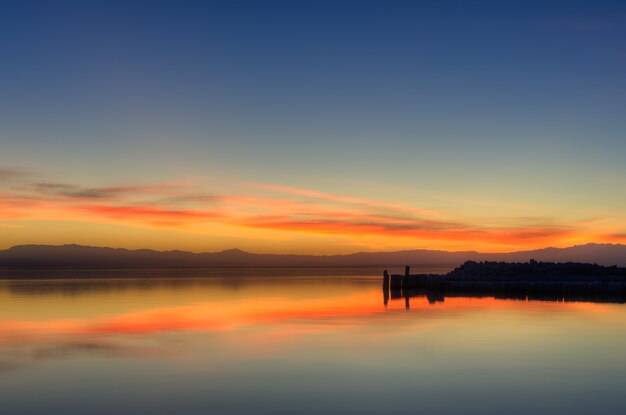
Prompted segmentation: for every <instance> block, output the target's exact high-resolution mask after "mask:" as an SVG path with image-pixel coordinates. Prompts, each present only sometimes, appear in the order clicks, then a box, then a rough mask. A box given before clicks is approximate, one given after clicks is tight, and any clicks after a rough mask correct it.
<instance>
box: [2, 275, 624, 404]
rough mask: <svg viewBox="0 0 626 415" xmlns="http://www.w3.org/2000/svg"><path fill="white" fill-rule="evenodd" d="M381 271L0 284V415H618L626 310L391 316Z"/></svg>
mask: <svg viewBox="0 0 626 415" xmlns="http://www.w3.org/2000/svg"><path fill="white" fill-rule="evenodd" d="M380 272H381V270H378V269H341V270H284V269H283V270H271V269H263V270H254V269H242V270H236V269H223V270H219V269H213V270H185V271H172V270H142V271H132V270H96V271H87V270H78V271H77V270H71V271H69V270H54V271H52V270H50V271H37V272H32V273H24V272H20V273H19V274H10V273H9V275H8V276H7V274H6V273H5V274H3V275H4V278H5V279H3V280H0V413H2V414H7V415H14V414H15V415H17V414H90V415H92V414H144V413H145V414H346V413H359V414H388V413H393V412H396V411H400V412H411V413H427V414H529V413H532V414H551V415H555V414H568V415H572V414H592V413H593V414H615V413H626V394H625V393H624V389H625V388H626V306H625V305H623V304H612V303H593V302H558V301H527V300H510V299H506V300H505V299H494V298H489V297H483V298H470V297H446V298H438V299H435V300H433V298H429V297H425V296H417V297H414V298H410V300H409V308H407V307H406V300H405V299H404V298H398V299H390V300H389V301H388V303H387V304H386V305H385V304H384V303H385V301H384V297H383V292H382V289H381V285H382V281H381V276H380V275H381V274H380ZM429 272H430V271H429ZM11 276H12V277H19V278H20V279H7V277H11ZM52 277H54V278H52ZM146 277H153V278H146Z"/></svg>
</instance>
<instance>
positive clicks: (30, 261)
mask: <svg viewBox="0 0 626 415" xmlns="http://www.w3.org/2000/svg"><path fill="white" fill-rule="evenodd" d="M530 259H534V260H537V261H551V262H568V261H575V262H587V263H597V264H600V265H607V266H610V265H618V266H626V245H621V244H586V245H576V246H572V247H569V248H544V249H537V250H532V251H518V252H509V253H480V252H476V251H459V252H449V251H437V250H424V249H420V250H406V251H395V252H358V253H354V254H347V255H291V254H287V255H286V254H255V253H250V252H245V251H241V250H239V249H229V250H225V251H221V252H213V253H193V252H186V251H154V250H150V249H138V250H129V249H124V248H102V247H91V246H81V245H58V246H57V245H18V246H14V247H12V248H9V249H6V250H3V251H0V267H55V266H59V267H146V268H147V267H174V268H177V267H180V268H183V267H184V268H192V267H374V266H376V267H394V266H403V265H411V266H421V267H425V266H428V267H448V266H450V267H452V266H456V265H459V264H461V263H463V262H465V261H468V260H473V261H506V262H525V261H528V260H530Z"/></svg>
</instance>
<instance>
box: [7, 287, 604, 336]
mask: <svg viewBox="0 0 626 415" xmlns="http://www.w3.org/2000/svg"><path fill="white" fill-rule="evenodd" d="M410 306H411V310H410V311H411V312H412V313H416V314H418V313H421V314H422V315H424V316H428V315H429V316H432V315H437V313H448V314H449V313H471V312H484V311H498V312H499V311H507V310H508V311H512V310H516V311H523V312H525V313H545V312H563V311H574V312H580V313H605V312H608V311H610V310H611V308H612V307H614V306H613V305H610V304H597V303H563V302H540V301H517V300H499V299H494V298H489V297H485V298H463V297H459V298H454V297H452V298H446V299H445V301H444V302H437V303H434V304H431V303H429V302H428V300H427V299H426V298H425V297H417V298H411V299H410ZM95 307H97V306H95ZM105 309H106V308H105V307H104V306H103V310H105ZM404 309H405V300H404V299H401V300H392V301H391V302H390V303H389V304H388V306H386V307H384V306H383V305H382V303H381V292H380V290H378V289H374V288H369V289H366V290H363V289H361V290H359V291H357V292H355V293H353V294H344V295H341V296H327V297H320V298H289V297H281V296H264V297H262V298H257V299H244V300H238V301H226V300H216V301H208V302H196V303H193V304H185V305H177V306H171V307H157V308H143V309H141V310H139V311H133V312H126V313H120V314H116V315H112V316H100V317H89V318H55V319H3V320H0V342H3V343H13V342H16V341H17V342H20V341H37V339H44V338H45V339H49V338H51V337H58V336H61V337H63V336H81V335H82V336H107V335H118V334H148V333H159V332H169V331H229V330H237V329H240V328H243V327H248V326H268V325H280V324H284V323H289V322H306V323H308V324H309V329H310V328H311V323H315V322H319V323H349V322H350V321H351V320H355V319H365V318H366V319H373V320H372V321H373V323H376V321H377V320H376V318H377V317H380V316H384V315H385V314H387V316H390V315H393V314H398V313H399V312H403V313H404V311H405V310H404ZM390 313H391V314H390ZM416 318H417V316H416ZM387 322H389V321H387ZM319 327H323V324H322V325H321V326H318V330H319ZM327 329H329V330H332V329H333V327H332V326H328V327H327Z"/></svg>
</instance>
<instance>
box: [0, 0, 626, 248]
mask: <svg viewBox="0 0 626 415" xmlns="http://www.w3.org/2000/svg"><path fill="white" fill-rule="evenodd" d="M99 3H100V4H96V2H91V1H76V2H68V1H58V2H44V1H42V2H31V1H3V2H2V4H1V5H0V57H1V58H0V59H1V60H0V248H2V249H4V248H8V247H10V246H13V245H18V244H31V243H35V244H64V243H78V244H84V245H96V246H112V247H127V248H154V249H162V250H166V249H183V250H191V251H198V252H199V251H219V250H223V249H228V248H235V247H236V248H240V249H244V250H248V251H253V252H276V253H316V254H321V253H324V254H332V253H347V252H355V251H371V250H375V251H388V250H397V249H414V248H415V249H421V248H424V249H446V250H466V249H472V250H478V251H483V252H496V251H498V252H501V251H512V250H521V249H532V248H541V247H546V246H558V247H564V246H570V245H575V244H582V243H587V242H603V243H604V242H611V243H620V242H626V190H625V189H626V2H623V1H621V2H620V1H616V2H602V1H597V2H584V3H583V2H577V1H562V2H559V1H538V2H532V1H519V2H507V1H493V2H479V1H467V2H457V1H419V2H417V1H416V2H409V1H406V2H404V1H397V2H388V1H378V2H372V1H342V0H339V1H315V2H297V1H284V2H278V1H221V2H209V1H207V2H191V1H190V2H173V1H170V2H160V1H145V2H141V1H135V2H132V3H133V4H132V5H130V4H129V3H131V2H115V1H108V2H99Z"/></svg>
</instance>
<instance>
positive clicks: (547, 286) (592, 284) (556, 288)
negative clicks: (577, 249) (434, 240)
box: [383, 260, 626, 308]
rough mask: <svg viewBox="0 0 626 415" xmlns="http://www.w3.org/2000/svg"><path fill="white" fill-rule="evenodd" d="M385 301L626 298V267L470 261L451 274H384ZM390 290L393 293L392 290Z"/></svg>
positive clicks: (606, 300) (598, 299)
mask: <svg viewBox="0 0 626 415" xmlns="http://www.w3.org/2000/svg"><path fill="white" fill-rule="evenodd" d="M383 291H384V292H385V293H386V296H385V298H386V299H385V304H387V302H388V300H389V298H391V299H399V298H404V299H405V302H406V307H407V308H409V301H408V298H409V297H413V296H418V295H423V296H426V297H427V298H428V299H429V301H430V299H431V298H432V299H433V301H435V302H438V301H443V299H444V298H445V297H446V296H492V297H495V298H509V299H518V300H533V299H536V300H558V301H594V302H614V303H626V268H618V267H615V266H612V267H603V266H600V265H597V264H581V263H572V262H569V263H551V262H537V261H533V260H531V261H529V262H527V263H504V262H480V263H477V262H474V261H467V262H466V263H464V264H463V265H461V266H459V267H457V268H455V269H454V270H452V271H450V272H449V273H447V274H411V273H410V267H409V266H408V265H407V266H406V267H405V268H404V274H389V272H388V271H387V270H385V272H384V273H383ZM389 294H391V296H390V295H389Z"/></svg>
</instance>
